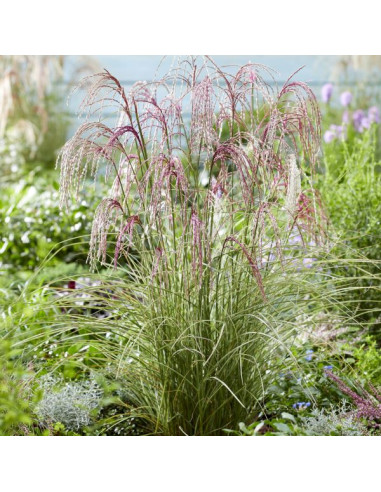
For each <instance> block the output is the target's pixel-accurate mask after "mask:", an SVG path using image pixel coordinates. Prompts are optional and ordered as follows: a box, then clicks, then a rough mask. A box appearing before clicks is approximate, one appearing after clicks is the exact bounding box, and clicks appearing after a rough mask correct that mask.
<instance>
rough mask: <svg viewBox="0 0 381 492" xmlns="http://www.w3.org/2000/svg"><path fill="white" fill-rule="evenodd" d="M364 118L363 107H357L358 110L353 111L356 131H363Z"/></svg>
mask: <svg viewBox="0 0 381 492" xmlns="http://www.w3.org/2000/svg"><path fill="white" fill-rule="evenodd" d="M363 118H364V111H363V110H362V109H356V111H354V112H353V115H352V119H353V124H354V127H355V130H356V132H360V133H361V132H362V131H363V128H362V124H361V122H362V120H363Z"/></svg>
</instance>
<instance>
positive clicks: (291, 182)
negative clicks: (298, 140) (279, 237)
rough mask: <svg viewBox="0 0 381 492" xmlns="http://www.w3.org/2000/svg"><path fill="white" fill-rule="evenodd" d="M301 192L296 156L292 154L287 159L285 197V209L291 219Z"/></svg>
mask: <svg viewBox="0 0 381 492" xmlns="http://www.w3.org/2000/svg"><path fill="white" fill-rule="evenodd" d="M301 192H302V186H301V181H300V170H299V168H298V165H297V163H296V156H295V154H292V155H290V157H289V159H288V186H287V195H286V209H287V211H288V212H289V213H290V216H291V218H293V217H294V215H295V211H296V210H297V205H298V200H299V196H300V193H301Z"/></svg>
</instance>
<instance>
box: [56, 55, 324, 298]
mask: <svg viewBox="0 0 381 492" xmlns="http://www.w3.org/2000/svg"><path fill="white" fill-rule="evenodd" d="M269 76H272V73H271V71H270V70H268V69H266V67H263V66H261V65H255V64H251V63H250V64H247V65H245V66H244V67H240V68H238V70H237V71H236V72H232V71H231V70H230V69H229V70H226V71H224V70H223V69H222V68H220V67H218V66H217V65H216V64H215V63H214V61H213V60H212V59H210V58H208V57H205V58H201V59H200V58H197V57H191V58H186V59H184V60H182V61H181V60H180V62H179V64H178V65H177V66H176V67H175V68H173V69H172V70H171V71H170V72H169V73H168V74H167V75H166V76H164V77H163V78H162V79H159V80H154V81H152V82H150V83H147V82H139V83H137V84H135V85H134V86H133V87H132V88H131V90H130V91H129V92H126V91H125V89H124V88H123V86H122V85H121V84H120V83H119V81H118V80H117V79H116V78H115V77H113V76H112V75H111V74H110V73H109V72H107V71H105V72H103V73H100V74H97V75H95V76H94V77H93V85H92V86H91V87H90V88H89V91H88V94H87V96H86V97H85V99H84V101H83V104H82V106H81V110H82V111H84V112H85V113H86V114H87V120H86V122H85V123H84V124H83V125H82V126H81V127H80V128H79V129H78V130H77V132H76V133H75V135H74V136H73V137H72V138H71V139H70V140H69V141H68V143H67V144H66V145H65V147H64V148H63V149H62V151H61V153H60V155H59V157H58V161H57V163H58V165H59V166H60V168H61V206H63V207H64V206H65V205H67V203H68V200H69V199H70V194H71V192H72V191H73V190H74V191H75V193H76V194H78V193H79V190H80V188H81V186H82V185H83V183H84V182H85V181H86V179H87V178H88V177H92V178H93V179H97V177H98V176H100V175H103V176H104V177H105V179H106V181H107V180H108V179H109V178H110V176H112V184H111V186H110V191H109V196H107V197H105V199H104V200H103V201H102V202H101V204H100V205H99V207H98V209H97V211H96V213H95V217H94V224H93V228H92V235H91V241H90V252H89V261H90V263H91V265H92V266H93V267H95V264H96V262H97V261H98V260H101V262H103V263H106V262H107V251H108V249H107V248H108V235H109V233H111V232H113V233H114V234H115V237H116V238H117V239H116V248H115V250H114V265H115V266H117V263H118V258H119V256H120V252H121V251H122V249H123V247H124V245H125V246H127V248H128V247H129V246H130V245H131V243H132V242H133V241H134V240H136V241H138V243H139V244H137V245H136V247H137V250H139V249H142V248H143V247H144V250H146V249H148V250H151V253H150V256H149V257H150V258H151V260H150V261H151V262H152V265H151V268H152V272H153V273H154V275H152V278H160V275H157V273H158V269H160V267H161V265H163V268H164V265H165V268H169V267H170V266H169V263H170V262H162V261H158V258H161V257H165V258H168V259H170V258H174V260H173V261H175V262H177V261H178V259H179V255H180V256H182V257H184V258H186V257H187V256H189V258H190V262H188V261H185V262H183V263H182V264H183V265H190V266H191V269H192V276H193V279H194V281H195V284H197V285H199V286H200V285H201V283H202V277H203V271H205V267H207V268H208V267H210V266H211V262H213V261H214V259H215V257H216V255H219V254H221V251H222V250H223V248H224V245H225V244H226V242H229V241H233V242H235V243H236V244H238V245H239V246H240V248H241V250H242V251H243V253H244V256H246V258H247V260H248V266H249V267H250V268H251V270H252V272H253V274H254V276H255V278H256V280H257V282H258V287H259V290H260V292H261V294H262V296H263V297H265V296H264V291H263V286H262V283H261V272H260V265H261V261H260V260H257V259H255V255H254V254H252V251H254V250H257V252H260V251H261V249H262V248H263V247H264V246H266V245H267V244H268V243H269V242H270V243H273V244H274V245H275V248H276V250H277V251H278V256H279V257H281V256H282V245H281V234H282V231H283V230H284V227H285V226H284V224H285V223H286V224H287V227H289V228H293V227H295V226H298V223H299V221H300V226H301V230H302V231H304V232H305V233H306V234H307V233H308V234H310V235H314V239H315V240H316V239H318V238H319V236H320V232H321V231H320V230H319V227H320V226H319V217H320V210H319V204H318V202H317V200H314V199H313V198H311V196H312V195H311V192H310V191H311V183H310V182H309V176H311V175H312V174H313V170H314V164H315V160H316V156H317V150H318V145H319V140H320V113H319V110H318V108H317V103H316V100H315V97H314V95H313V93H312V91H311V90H310V89H309V88H308V86H306V85H305V84H303V83H299V82H294V81H293V80H292V79H289V80H288V81H287V82H286V84H285V85H284V86H283V87H282V88H281V89H280V90H279V91H277V90H276V88H275V87H274V86H273V85H272V83H267V82H266V80H265V78H266V77H267V78H268V77H269ZM106 107H107V111H108V112H110V108H111V109H112V110H113V111H114V112H115V114H116V115H117V123H116V125H115V126H110V125H109V124H106V123H105V121H102V118H101V115H102V111H104V109H105V108H106ZM94 116H96V117H97V118H98V119H97V121H94ZM303 167H304V168H308V176H307V175H305V174H304V172H303ZM200 176H203V178H202V179H201V178H200ZM213 197H214V198H213ZM217 198H218V200H217ZM216 207H218V210H217V208H216ZM242 214H243V215H244V216H245V221H244V225H245V229H244V230H245V231H246V232H245V235H244V237H241V236H240V235H239V234H238V231H237V230H235V226H234V220H236V219H237V217H238V216H242ZM217 217H218V224H217V222H216V218H217ZM136 224H139V226H140V227H139V232H138V233H137V234H133V233H132V231H133V229H135V228H134V225H136ZM307 226H308V227H307ZM216 227H217V228H218V232H217V229H216ZM112 229H115V230H112ZM136 230H137V229H136ZM247 232H249V233H248V234H247ZM223 235H225V236H223ZM288 235H289V233H288ZM221 236H222V237H221ZM286 236H287V234H286ZM248 241H249V243H248ZM125 243H128V244H127V245H126V244H125ZM155 251H156V253H155ZM158 251H160V255H158V253H157V252H158ZM249 251H250V253H249ZM172 267H174V264H173V265H172Z"/></svg>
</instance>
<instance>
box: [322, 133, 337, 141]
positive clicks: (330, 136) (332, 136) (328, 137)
mask: <svg viewBox="0 0 381 492" xmlns="http://www.w3.org/2000/svg"><path fill="white" fill-rule="evenodd" d="M335 138H336V135H335V134H334V132H333V131H331V130H327V131H326V132H325V133H324V142H325V143H331V142H332V140H335Z"/></svg>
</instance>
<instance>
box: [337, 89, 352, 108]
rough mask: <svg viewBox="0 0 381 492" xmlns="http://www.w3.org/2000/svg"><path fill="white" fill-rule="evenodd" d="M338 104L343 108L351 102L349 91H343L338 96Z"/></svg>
mask: <svg viewBox="0 0 381 492" xmlns="http://www.w3.org/2000/svg"><path fill="white" fill-rule="evenodd" d="M340 102H341V104H342V106H344V107H345V108H346V107H347V106H349V105H350V104H351V102H352V94H351V93H350V92H349V91H345V92H343V93H342V94H341V96H340Z"/></svg>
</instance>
